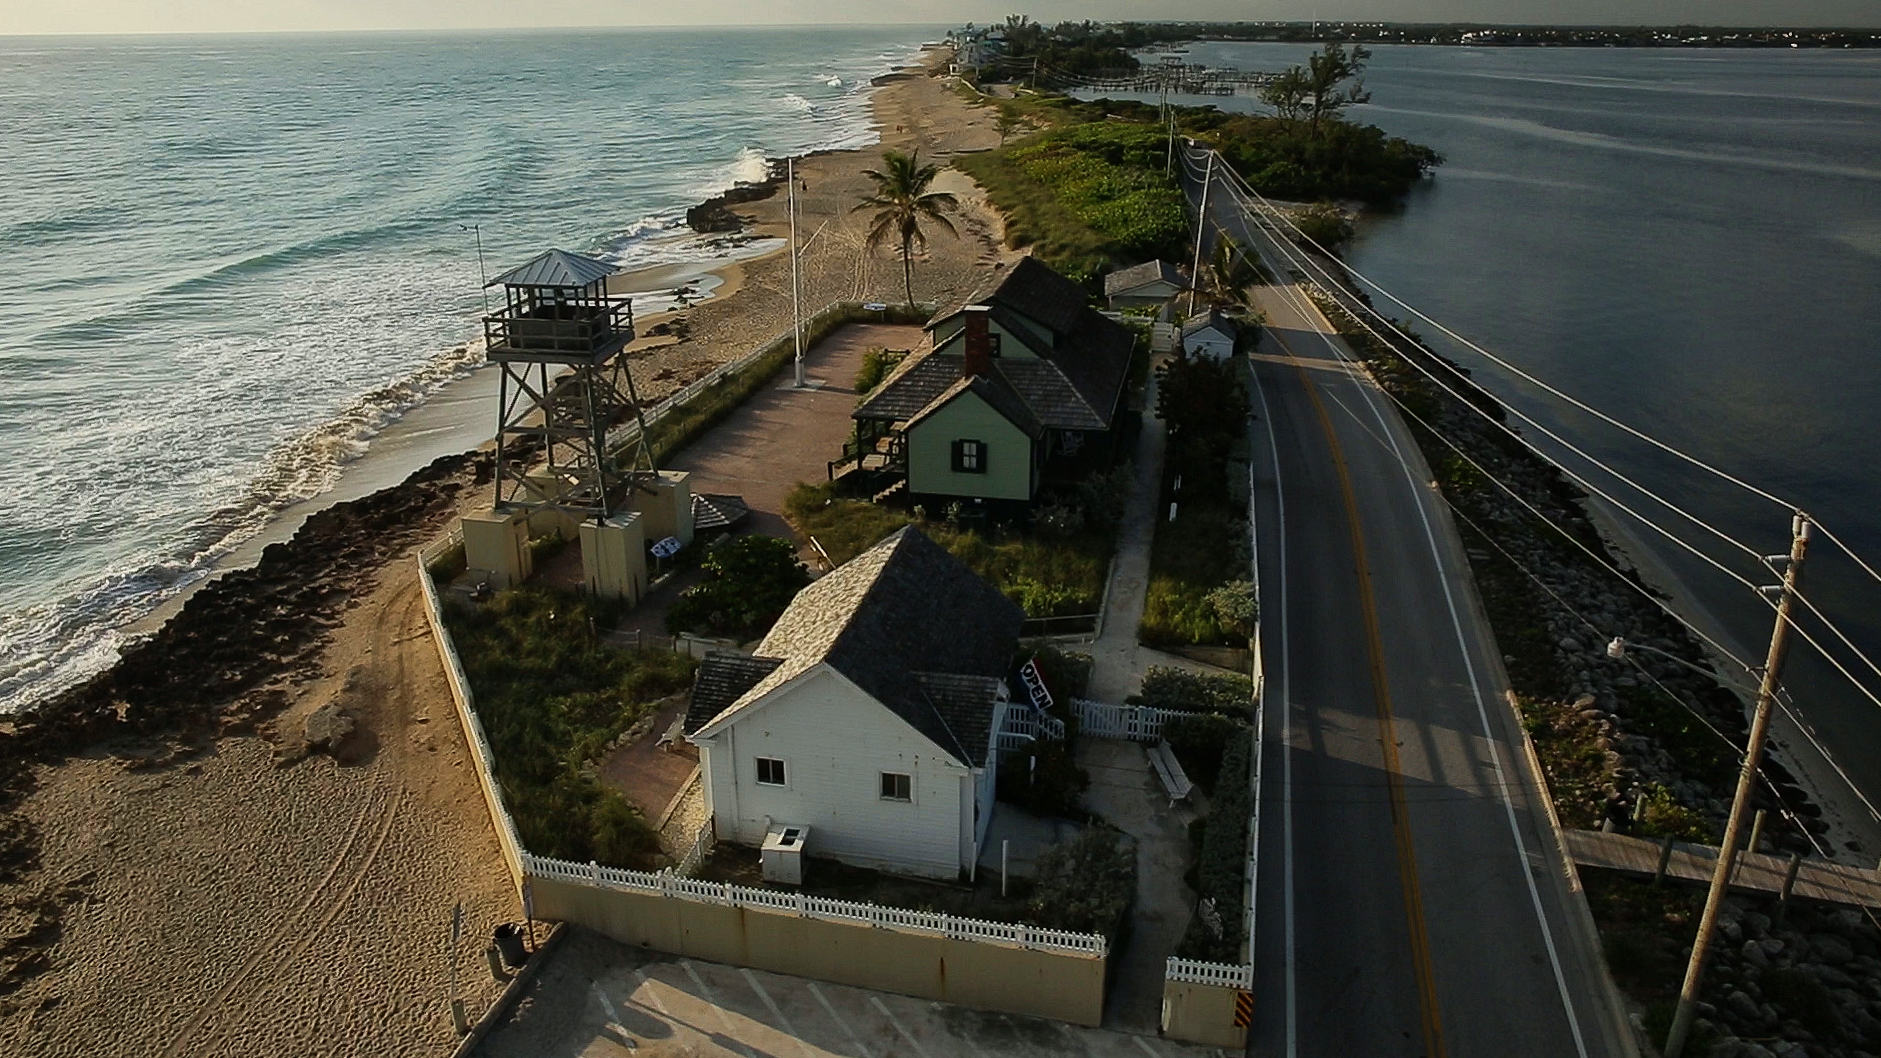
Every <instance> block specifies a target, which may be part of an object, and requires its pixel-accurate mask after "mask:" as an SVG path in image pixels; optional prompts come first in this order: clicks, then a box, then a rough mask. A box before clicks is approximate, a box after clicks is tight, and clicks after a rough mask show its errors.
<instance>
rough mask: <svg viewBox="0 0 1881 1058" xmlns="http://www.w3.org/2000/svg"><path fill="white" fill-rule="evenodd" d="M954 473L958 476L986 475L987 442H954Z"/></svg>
mask: <svg viewBox="0 0 1881 1058" xmlns="http://www.w3.org/2000/svg"><path fill="white" fill-rule="evenodd" d="M954 473H956V474H984V473H986V442H985V441H955V442H954Z"/></svg>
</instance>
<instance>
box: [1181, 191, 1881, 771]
mask: <svg viewBox="0 0 1881 1058" xmlns="http://www.w3.org/2000/svg"><path fill="white" fill-rule="evenodd" d="M1185 160H1186V161H1188V162H1189V163H1190V164H1191V167H1192V164H1193V159H1187V158H1186V156H1185ZM1223 168H1224V169H1225V170H1227V173H1228V177H1229V181H1230V183H1229V189H1230V193H1231V194H1233V195H1234V196H1235V198H1236V201H1237V202H1238V203H1240V205H1241V206H1242V209H1243V214H1244V216H1250V217H1253V218H1255V219H1256V220H1265V219H1266V218H1268V217H1270V216H1279V217H1280V219H1281V220H1283V221H1284V222H1285V223H1287V225H1288V227H1290V228H1292V229H1293V230H1294V231H1295V232H1296V233H1299V234H1300V235H1301V237H1302V238H1305V234H1304V233H1303V232H1299V228H1298V226H1297V225H1294V224H1293V223H1292V222H1291V221H1290V220H1287V219H1286V218H1285V216H1284V214H1281V213H1280V212H1279V211H1278V210H1275V209H1274V208H1273V205H1272V203H1268V202H1267V201H1266V199H1265V198H1262V197H1261V196H1260V194H1259V192H1256V191H1254V190H1253V189H1252V188H1251V187H1248V188H1247V193H1248V194H1251V195H1253V196H1254V197H1255V198H1259V199H1260V201H1261V203H1262V204H1263V205H1265V207H1266V209H1265V210H1262V209H1258V208H1256V207H1254V205H1253V203H1251V202H1249V201H1248V199H1247V198H1246V197H1244V196H1243V195H1242V194H1240V193H1239V192H1238V189H1236V188H1235V186H1234V181H1237V180H1239V181H1240V182H1241V183H1242V184H1245V180H1244V179H1242V178H1241V177H1240V174H1239V173H1237V172H1235V171H1234V169H1233V167H1232V165H1230V164H1228V163H1227V162H1226V161H1225V160H1223ZM1269 223H1270V222H1269ZM1309 241H1310V240H1309ZM1271 242H1272V244H1273V245H1274V246H1275V248H1276V249H1278V250H1279V251H1280V253H1281V254H1282V255H1284V256H1285V257H1286V258H1287V260H1288V261H1289V263H1291V264H1293V265H1296V266H1298V267H1299V268H1300V270H1301V272H1302V274H1305V275H1307V277H1308V278H1309V279H1310V280H1312V281H1313V282H1314V283H1315V285H1320V281H1319V280H1317V279H1313V276H1312V275H1311V274H1310V273H1312V272H1317V273H1318V274H1319V275H1320V276H1321V277H1322V278H1325V277H1327V273H1326V272H1325V269H1324V268H1323V267H1322V266H1320V265H1318V264H1317V263H1316V262H1313V261H1312V260H1311V257H1310V255H1307V254H1305V251H1304V250H1302V251H1301V256H1297V257H1296V256H1295V255H1294V252H1293V250H1291V249H1289V248H1288V247H1287V245H1286V240H1285V239H1284V238H1283V237H1280V236H1279V235H1278V233H1273V235H1272V237H1271ZM1315 245H1317V244H1315ZM1341 309H1342V311H1346V312H1347V313H1348V315H1350V316H1351V317H1352V319H1353V320H1354V321H1355V322H1357V323H1358V324H1359V325H1360V326H1361V327H1364V328H1365V330H1366V331H1368V332H1369V333H1371V334H1372V336H1373V337H1375V338H1377V339H1378V340H1379V341H1380V342H1382V343H1384V345H1385V347H1386V348H1388V349H1390V350H1391V351H1392V352H1394V353H1396V354H1398V355H1399V357H1400V358H1401V359H1403V360H1404V361H1405V362H1406V363H1407V364H1409V365H1410V366H1411V367H1413V368H1415V369H1416V370H1418V371H1419V372H1420V373H1422V374H1423V375H1424V376H1425V377H1426V378H1429V379H1430V380H1431V381H1432V382H1433V383H1435V384H1436V385H1437V386H1438V387H1439V388H1441V389H1442V390H1443V391H1444V392H1445V393H1447V394H1449V395H1450V396H1451V397H1452V398H1454V399H1456V400H1457V401H1459V402H1460V403H1462V404H1464V405H1465V406H1467V407H1470V408H1471V409H1472V410H1475V411H1476V412H1477V413H1478V414H1480V415H1482V416H1483V417H1484V418H1486V419H1487V420H1488V421H1490V422H1492V423H1495V425H1497V426H1499V427H1500V428H1501V429H1503V430H1504V431H1505V432H1507V433H1508V434H1509V435H1510V436H1511V437H1513V438H1515V439H1516V440H1517V441H1518V442H1519V443H1521V444H1522V445H1523V446H1524V447H1526V448H1528V449H1529V450H1530V451H1532V452H1534V453H1535V454H1536V455H1537V456H1538V457H1540V458H1542V459H1543V460H1544V461H1546V462H1548V463H1549V464H1551V465H1553V466H1554V467H1556V468H1557V469H1559V470H1560V471H1561V472H1562V473H1564V474H1567V475H1568V476H1569V477H1570V478H1572V479H1573V480H1574V481H1576V482H1577V483H1579V484H1581V485H1582V486H1584V487H1586V488H1587V489H1589V490H1590V491H1592V492H1594V493H1595V494H1596V495H1599V496H1600V497H1601V498H1603V499H1606V500H1607V501H1608V502H1609V503H1613V504H1614V505H1615V506H1617V507H1619V508H1620V509H1621V510H1624V511H1626V512H1627V513H1628V514H1631V515H1632V516H1633V517H1635V518H1637V519H1639V520H1640V521H1641V522H1643V523H1645V524H1646V525H1647V526H1649V527H1651V528H1652V529H1654V530H1655V531H1657V532H1659V533H1660V534H1662V535H1664V536H1665V537H1666V538H1667V539H1669V540H1671V541H1673V542H1674V543H1676V544H1678V545H1679V546H1680V547H1683V548H1684V549H1686V550H1687V551H1690V552H1691V553H1692V554H1694V555H1696V556H1698V557H1699V558H1701V559H1703V560H1705V561H1706V562H1708V563H1710V564H1711V565H1712V566H1714V567H1716V568H1717V569H1719V570H1720V571H1721V572H1724V573H1725V574H1726V575H1728V576H1730V577H1732V578H1733V579H1735V580H1737V581H1738V582H1739V583H1740V584H1742V585H1744V586H1745V587H1748V588H1751V589H1752V591H1753V592H1754V593H1755V594H1756V595H1757V597H1758V598H1760V599H1764V601H1765V603H1766V604H1767V605H1772V606H1773V608H1774V604H1771V603H1770V602H1769V600H1768V599H1767V598H1765V596H1764V595H1763V593H1762V592H1761V591H1760V590H1758V589H1757V586H1756V585H1754V584H1752V583H1751V582H1750V581H1748V580H1747V579H1745V578H1744V577H1742V576H1740V575H1738V574H1737V573H1735V572H1733V571H1731V570H1730V569H1728V568H1727V567H1725V566H1723V565H1722V564H1721V563H1719V562H1718V561H1717V560H1716V559H1713V558H1712V557H1711V556H1709V555H1706V554H1705V553H1703V552H1702V551H1699V550H1698V549H1697V548H1695V547H1693V546H1692V545H1691V544H1689V543H1687V542H1686V541H1684V540H1683V539H1682V538H1680V537H1678V536H1677V535H1675V534H1673V533H1671V532H1670V531H1669V530H1667V529H1665V528H1664V527H1662V526H1659V525H1658V524H1657V523H1654V522H1652V521H1650V520H1649V519H1646V518H1645V517H1644V516H1642V515H1640V514H1639V513H1638V512H1636V511H1634V510H1632V509H1631V508H1630V507H1627V506H1626V505H1625V504H1622V503H1620V502H1619V501H1618V500H1616V499H1614V498H1613V497H1611V496H1609V495H1608V494H1607V493H1605V492H1604V491H1602V490H1600V489H1599V488H1597V487H1595V486H1594V485H1592V483H1590V482H1588V481H1586V479H1585V478H1582V477H1581V476H1580V475H1578V474H1575V473H1574V472H1573V471H1572V470H1569V469H1568V468H1567V467H1565V466H1562V465H1561V464H1560V462H1559V461H1558V460H1554V459H1552V458H1550V457H1549V456H1548V455H1547V454H1546V453H1543V452H1542V451H1541V450H1540V449H1538V448H1536V447H1535V446H1534V444H1533V443H1531V442H1529V441H1528V440H1527V439H1526V438H1524V437H1522V436H1521V434H1520V433H1518V432H1516V431H1515V430H1513V429H1511V428H1510V427H1509V426H1508V425H1507V424H1506V423H1501V422H1497V421H1496V420H1495V418H1494V417H1493V416H1490V415H1488V413H1487V412H1484V411H1483V410H1482V409H1481V408H1477V407H1476V406H1475V405H1474V404H1473V403H1472V402H1470V401H1469V400H1467V399H1466V398H1464V397H1463V396H1462V395H1460V394H1458V393H1457V392H1456V391H1455V390H1454V389H1452V388H1451V387H1450V386H1449V385H1448V384H1447V383H1445V382H1444V381H1443V380H1442V379H1440V378H1438V377H1436V376H1435V375H1434V374H1432V373H1431V372H1430V371H1429V370H1427V369H1426V368H1424V367H1423V366H1422V365H1421V364H1420V363H1418V359H1417V358H1416V357H1414V356H1412V355H1409V354H1407V353H1405V352H1404V351H1403V350H1401V349H1399V348H1398V347H1397V345H1396V344H1395V343H1393V342H1392V341H1391V340H1390V339H1388V338H1386V337H1385V336H1384V335H1382V334H1380V333H1379V332H1378V331H1377V329H1376V328H1374V327H1372V326H1371V324H1370V323H1368V322H1367V321H1366V320H1365V319H1364V315H1363V314H1362V313H1353V312H1351V311H1350V310H1346V309H1344V307H1343V306H1341ZM1381 321H1382V322H1384V323H1385V325H1386V326H1387V327H1389V328H1390V329H1391V330H1392V331H1394V332H1395V333H1397V334H1398V335H1399V336H1400V337H1402V338H1404V339H1405V340H1406V341H1409V342H1412V344H1413V345H1415V340H1414V339H1411V338H1410V336H1409V335H1406V334H1404V332H1403V331H1402V329H1400V328H1398V327H1397V326H1395V325H1394V324H1392V323H1390V321H1388V320H1382V317H1381ZM1335 351H1336V350H1335ZM1387 393H1388V391H1387ZM1393 399H1394V400H1396V398H1395V397H1393ZM1397 403H1399V405H1400V406H1401V407H1402V406H1403V402H1402V401H1397ZM1406 411H1407V413H1409V409H1408V408H1407V409H1406ZM1412 414H1413V417H1414V418H1415V417H1416V416H1415V414H1414V413H1412ZM1517 414H1518V415H1519V414H1520V413H1519V412H1518V413H1517ZM1524 419H1525V421H1528V420H1526V417H1524ZM1419 421H1420V423H1421V422H1422V420H1421V419H1420V420H1419ZM1424 425H1425V426H1426V428H1427V429H1429V428H1430V427H1429V425H1428V424H1424ZM1543 429H1544V432H1546V431H1545V428H1543ZM1432 433H1433V434H1434V435H1436V436H1438V437H1439V438H1440V439H1443V440H1444V441H1445V443H1446V444H1449V445H1450V447H1451V448H1452V449H1453V450H1455V451H1457V453H1458V455H1460V456H1462V457H1463V458H1464V459H1465V460H1467V461H1468V462H1470V464H1471V465H1472V466H1473V467H1475V468H1476V469H1477V470H1478V471H1479V472H1482V473H1483V474H1484V475H1485V476H1486V477H1488V478H1490V479H1491V480H1492V481H1495V482H1496V484H1497V485H1498V486H1499V487H1502V488H1503V489H1504V491H1507V492H1509V493H1510V495H1511V496H1515V497H1516V499H1517V500H1518V501H1519V502H1522V503H1523V505H1524V506H1528V507H1529V509H1530V510H1531V511H1534V508H1533V507H1532V505H1529V504H1528V503H1527V501H1526V500H1523V499H1522V498H1521V497H1519V496H1516V494H1515V493H1514V491H1513V490H1512V489H1509V488H1508V486H1507V485H1504V484H1503V483H1502V482H1500V481H1499V480H1497V479H1495V478H1494V476H1493V475H1490V474H1488V472H1487V471H1486V470H1484V469H1483V468H1482V466H1481V464H1479V463H1477V462H1476V461H1475V460H1474V459H1471V458H1470V457H1469V456H1468V455H1466V454H1465V453H1463V452H1462V450H1461V449H1460V448H1458V447H1457V446H1456V445H1455V444H1454V443H1453V442H1450V441H1449V440H1448V438H1444V437H1442V435H1441V434H1438V433H1437V432H1436V431H1435V430H1432ZM1551 436H1552V435H1551ZM1596 465H1601V464H1596ZM1602 468H1603V469H1608V472H1609V473H1613V474H1614V476H1616V477H1620V479H1621V480H1623V481H1627V482H1628V483H1629V484H1632V482H1631V481H1630V479H1627V478H1625V477H1624V476H1623V475H1619V474H1618V473H1617V472H1614V471H1612V470H1611V469H1610V468H1606V467H1604V465H1602ZM1635 487H1636V488H1637V487H1638V486H1637V485H1635ZM1641 491H1645V490H1644V489H1642V490H1641ZM1648 495H1651V493H1648ZM1655 498H1656V497H1655ZM1661 502H1664V501H1661ZM1535 513H1536V514H1537V515H1539V514H1540V512H1539V511H1535ZM1544 520H1545V519H1544ZM1557 528H1558V527H1557ZM1562 533H1563V535H1564V536H1567V537H1568V539H1569V540H1571V541H1573V542H1574V543H1575V544H1576V545H1577V546H1581V548H1582V550H1584V551H1588V554H1589V555H1590V557H1592V556H1593V552H1592V551H1590V550H1588V549H1587V548H1586V547H1585V545H1583V544H1581V543H1580V541H1578V540H1574V538H1573V537H1572V536H1571V535H1569V534H1567V533H1566V532H1565V530H1563V531H1562ZM1739 546H1740V547H1741V546H1743V545H1742V544H1740V545H1739ZM1844 550H1847V549H1846V548H1845V547H1844ZM1753 553H1754V552H1753ZM1759 557H1761V556H1759ZM1596 561H1598V562H1600V564H1601V565H1602V566H1603V567H1605V568H1607V569H1608V570H1609V571H1611V572H1613V573H1614V574H1615V575H1616V576H1621V579H1622V580H1626V578H1625V577H1624V576H1622V575H1620V573H1619V571H1618V570H1616V569H1614V568H1613V567H1612V566H1611V565H1609V564H1607V563H1606V562H1605V561H1604V560H1600V559H1598V558H1596ZM1628 583H1629V584H1630V583H1631V582H1630V581H1628ZM1635 587H1637V586H1635ZM1639 590H1641V591H1642V593H1643V592H1644V589H1643V588H1641V589H1639ZM1796 595H1797V597H1798V598H1799V599H1802V600H1803V601H1804V603H1805V605H1807V606H1808V607H1809V609H1810V611H1811V612H1812V613H1814V614H1815V615H1816V616H1817V618H1818V619H1819V620H1821V621H1822V622H1823V624H1824V625H1825V626H1826V627H1828V628H1830V629H1831V630H1832V631H1833V632H1835V634H1836V635H1837V637H1838V638H1840V639H1841V640H1842V641H1843V642H1844V643H1845V644H1847V645H1848V646H1849V647H1850V649H1852V650H1855V651H1856V653H1857V655H1858V656H1860V657H1861V658H1862V660H1863V661H1864V662H1867V663H1868V664H1869V666H1870V667H1871V668H1874V667H1875V665H1874V662H1873V661H1871V660H1870V659H1869V658H1868V657H1867V656H1866V655H1865V654H1862V653H1861V652H1860V650H1859V649H1858V648H1855V647H1854V645H1853V643H1852V642H1850V641H1849V639H1848V637H1847V636H1846V635H1845V634H1844V633H1843V632H1842V631H1841V629H1840V628H1839V627H1838V626H1836V625H1835V624H1834V622H1833V621H1831V620H1830V619H1829V618H1828V617H1827V615H1825V614H1824V613H1823V612H1822V611H1821V610H1820V608H1818V607H1816V606H1815V605H1814V604H1813V603H1812V602H1810V601H1809V600H1808V599H1807V598H1806V597H1804V596H1803V595H1802V594H1801V593H1800V592H1797V593H1796ZM1648 597H1649V598H1651V596H1650V595H1648ZM1654 602H1655V603H1657V604H1658V605H1659V606H1660V608H1661V609H1662V610H1664V611H1665V612H1666V613H1668V614H1670V615H1671V616H1672V617H1673V618H1674V619H1675V620H1677V621H1678V622H1679V623H1680V624H1681V625H1683V626H1685V627H1686V628H1687V629H1688V630H1690V631H1691V632H1693V633H1694V634H1695V635H1698V636H1699V637H1700V638H1702V639H1703V640H1704V641H1705V642H1707V643H1710V644H1711V645H1712V646H1713V647H1714V648H1715V649H1718V650H1719V651H1720V652H1721V653H1723V654H1724V655H1725V656H1727V657H1731V658H1732V660H1734V661H1737V662H1738V663H1739V664H1740V665H1744V666H1745V668H1746V669H1747V670H1748V669H1750V666H1749V665H1748V664H1747V663H1745V662H1743V661H1742V659H1739V658H1737V657H1735V655H1732V654H1730V652H1729V651H1726V650H1724V648H1723V647H1722V646H1721V645H1719V644H1718V643H1717V641H1716V640H1715V639H1712V638H1711V637H1710V636H1708V635H1705V634H1704V633H1703V632H1701V631H1699V630H1698V629H1697V628H1696V627H1695V626H1693V625H1692V624H1691V623H1690V622H1688V621H1686V620H1685V619H1684V618H1683V617H1681V616H1679V615H1678V614H1677V613H1676V612H1675V611H1674V610H1672V609H1671V607H1669V606H1667V605H1665V604H1664V603H1663V602H1662V601H1660V600H1657V599H1654ZM1794 630H1795V631H1796V633H1797V634H1798V635H1800V636H1801V637H1802V638H1803V639H1804V640H1805V641H1806V642H1808V643H1809V644H1810V645H1811V646H1812V647H1815V649H1816V651H1817V652H1818V653H1820V654H1821V655H1822V656H1823V658H1824V660H1826V661H1828V662H1829V664H1830V665H1831V666H1833V667H1834V668H1835V669H1836V670H1837V671H1838V672H1840V673H1841V674H1842V675H1843V676H1844V677H1845V678H1847V679H1848V681H1849V682H1850V683H1852V684H1853V685H1854V686H1855V688H1856V689H1857V690H1858V691H1860V692H1861V693H1862V694H1863V695H1864V696H1865V697H1867V698H1868V699H1869V700H1870V701H1872V702H1874V703H1875V704H1876V705H1881V697H1878V696H1877V695H1876V694H1875V692H1874V691H1872V690H1870V689H1869V687H1868V686H1867V685H1866V684H1865V683H1863V682H1862V680H1860V679H1859V678H1857V677H1856V676H1855V674H1854V673H1852V672H1850V671H1849V670H1848V668H1847V666H1845V665H1843V664H1842V662H1841V661H1840V660H1839V659H1837V658H1836V657H1835V656H1834V655H1832V654H1830V653H1829V652H1828V651H1827V650H1826V649H1825V648H1824V647H1823V646H1822V644H1821V643H1820V642H1818V641H1817V640H1816V638H1815V637H1814V636H1812V635H1810V634H1809V632H1808V630H1807V629H1805V628H1803V627H1801V626H1796V627H1795V628H1794ZM1877 671H1881V670H1877ZM1824 755H1825V757H1826V756H1827V753H1826V751H1825V753H1824ZM1833 763H1834V762H1833V761H1831V764H1833ZM1837 771H1838V772H1840V768H1839V766H1837ZM1843 777H1844V778H1846V774H1845V773H1844V775H1843ZM1864 801H1865V798H1864Z"/></svg>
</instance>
